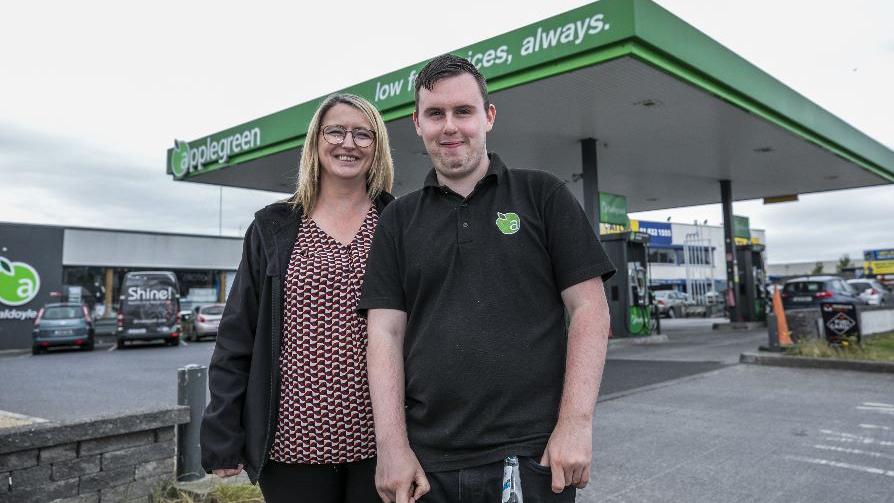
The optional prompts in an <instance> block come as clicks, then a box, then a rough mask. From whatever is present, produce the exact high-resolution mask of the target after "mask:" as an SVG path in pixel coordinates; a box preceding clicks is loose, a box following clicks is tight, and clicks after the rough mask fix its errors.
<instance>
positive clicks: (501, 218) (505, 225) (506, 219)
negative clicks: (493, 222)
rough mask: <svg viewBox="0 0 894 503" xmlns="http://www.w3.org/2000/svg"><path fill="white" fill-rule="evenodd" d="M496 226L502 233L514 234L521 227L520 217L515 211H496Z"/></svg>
mask: <svg viewBox="0 0 894 503" xmlns="http://www.w3.org/2000/svg"><path fill="white" fill-rule="evenodd" d="M497 228H498V229H500V232H502V233H503V234H506V235H509V234H515V233H516V232H518V230H519V229H521V219H520V218H518V215H517V214H515V213H500V212H499V211H498V212H497Z"/></svg>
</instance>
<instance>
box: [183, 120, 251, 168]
mask: <svg viewBox="0 0 894 503" xmlns="http://www.w3.org/2000/svg"><path fill="white" fill-rule="evenodd" d="M260 146H261V129H260V128H258V127H253V128H249V129H245V130H243V131H242V132H241V133H240V132H236V133H233V134H230V135H226V136H224V137H222V138H217V137H215V138H212V137H211V136H209V137H207V138H205V140H204V143H201V142H200V143H198V144H196V143H195V142H194V143H193V144H192V145H190V144H189V143H187V142H185V141H180V140H174V149H173V150H172V151H171V162H170V167H171V173H173V175H174V176H175V177H177V178H183V177H184V176H186V175H187V174H189V173H195V172H197V171H202V170H203V169H204V168H205V166H206V165H214V164H226V163H227V161H229V160H230V155H231V154H238V153H240V152H243V151H245V152H248V151H251V150H254V149H256V148H257V147H260Z"/></svg>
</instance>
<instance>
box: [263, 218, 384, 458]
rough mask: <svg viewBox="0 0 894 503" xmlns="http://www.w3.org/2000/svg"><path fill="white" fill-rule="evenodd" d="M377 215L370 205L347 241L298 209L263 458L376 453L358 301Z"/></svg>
mask: <svg viewBox="0 0 894 503" xmlns="http://www.w3.org/2000/svg"><path fill="white" fill-rule="evenodd" d="M378 222H379V214H378V212H377V211H376V208H375V206H372V207H370V209H369V212H367V214H366V218H365V219H364V221H363V224H362V225H361V227H360V230H359V231H358V232H357V235H355V236H354V240H353V241H351V243H350V244H348V245H347V246H345V245H343V244H341V243H339V242H338V241H336V240H335V239H334V238H332V237H331V236H330V235H328V234H326V233H325V232H324V231H323V230H322V229H320V228H319V227H318V226H317V224H316V223H315V222H314V221H313V220H311V219H310V218H308V217H307V216H305V217H304V218H303V220H302V222H301V229H300V231H299V233H298V237H297V239H296V240H295V247H294V249H293V250H292V257H291V260H290V261H289V269H288V271H287V273H286V285H285V298H284V316H283V346H282V355H281V356H280V361H279V367H280V373H281V375H282V380H281V384H280V402H279V421H278V423H277V427H276V435H275V437H274V439H273V449H272V451H271V454H270V459H272V460H274V461H279V462H282V463H303V464H324V463H348V462H352V461H359V460H362V459H368V458H371V457H373V456H375V453H376V444H375V437H374V435H373V416H372V404H371V402H370V398H369V381H368V380H367V375H366V341H367V334H366V319H364V318H361V317H359V316H357V301H358V300H359V298H360V287H361V286H362V285H363V274H364V272H365V271H366V258H367V255H368V254H369V248H370V245H371V244H372V238H373V233H374V231H375V228H376V224H378Z"/></svg>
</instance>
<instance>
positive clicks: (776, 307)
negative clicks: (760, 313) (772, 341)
mask: <svg viewBox="0 0 894 503" xmlns="http://www.w3.org/2000/svg"><path fill="white" fill-rule="evenodd" d="M780 290H781V288H778V287H777V288H775V289H773V314H775V315H776V338H777V339H778V340H779V345H780V346H782V347H786V346H791V345H792V338H791V332H789V330H788V321H786V319H785V310H784V309H783V308H782V294H781V293H780Z"/></svg>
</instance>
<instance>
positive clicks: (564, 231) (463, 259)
mask: <svg viewBox="0 0 894 503" xmlns="http://www.w3.org/2000/svg"><path fill="white" fill-rule="evenodd" d="M489 157H490V167H489V169H488V171H487V174H486V175H485V176H484V177H483V178H482V179H481V180H480V181H479V182H478V184H477V185H476V187H475V190H474V191H473V192H472V193H471V194H469V197H467V198H465V199H464V198H463V197H462V196H460V195H458V194H456V193H455V192H453V191H452V190H450V189H449V188H447V187H442V186H440V185H439V184H438V181H437V177H436V175H435V172H434V170H432V172H431V173H430V174H429V176H428V178H427V180H426V182H425V186H424V187H423V188H422V189H420V190H418V191H415V192H412V193H410V194H407V195H406V196H403V197H401V198H399V199H397V200H396V201H395V202H393V203H392V204H390V205H388V207H387V208H386V209H385V210H384V212H383V213H382V215H381V218H380V220H379V227H378V229H377V230H376V235H375V238H374V239H373V245H372V249H371V250H370V254H369V261H368V263H367V268H366V276H365V279H364V284H363V293H362V296H361V299H360V302H359V309H361V310H365V309H376V308H381V309H397V310H401V311H405V312H406V313H407V332H406V336H405V339H404V373H405V377H406V382H405V384H406V419H407V433H408V436H409V440H410V445H411V446H412V448H413V450H414V451H415V453H416V455H417V457H418V458H419V461H420V463H421V464H422V466H423V468H424V469H425V470H426V471H445V470H456V469H460V468H465V467H471V466H477V465H481V464H485V463H489V462H492V461H497V460H499V459H501V458H503V457H505V456H506V455H510V454H517V455H523V456H539V455H540V454H541V453H542V452H543V450H544V448H545V447H546V442H547V440H548V439H549V435H550V433H551V432H552V430H553V427H554V426H555V423H556V418H557V416H558V410H559V401H560V398H561V395H562V383H563V377H564V372H565V348H566V343H567V337H566V333H565V315H564V312H565V311H564V305H563V303H562V298H561V295H560V294H561V292H562V290H564V289H565V288H568V287H570V286H573V285H575V284H577V283H580V282H582V281H585V280H587V279H590V278H595V277H598V276H601V277H602V278H603V279H607V278H608V277H610V276H611V275H612V273H613V272H614V268H613V267H612V264H611V263H610V262H609V260H608V258H607V257H606V255H605V252H604V251H603V249H602V245H601V244H600V243H599V241H598V239H597V238H596V234H595V233H594V232H593V228H592V227H591V225H590V223H589V221H588V220H587V217H586V215H585V214H584V212H583V209H582V208H581V206H580V204H578V202H577V200H576V199H575V198H574V196H572V195H571V193H570V192H569V191H568V189H567V188H566V187H565V184H564V183H563V182H562V181H561V180H559V179H557V178H556V177H554V176H552V175H550V174H548V173H544V172H540V171H527V170H509V169H507V168H506V166H505V165H504V164H503V162H502V161H501V160H500V158H499V157H497V155H496V154H489Z"/></svg>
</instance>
